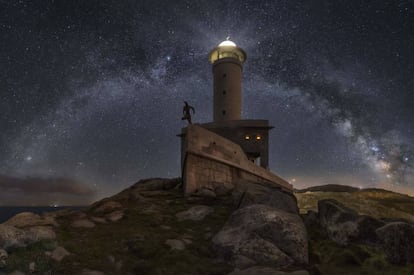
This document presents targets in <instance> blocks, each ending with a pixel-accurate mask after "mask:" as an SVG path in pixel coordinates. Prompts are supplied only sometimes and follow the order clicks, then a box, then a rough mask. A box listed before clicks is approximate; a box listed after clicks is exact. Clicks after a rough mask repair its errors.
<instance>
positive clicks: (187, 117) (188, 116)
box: [181, 101, 195, 124]
mask: <svg viewBox="0 0 414 275" xmlns="http://www.w3.org/2000/svg"><path fill="white" fill-rule="evenodd" d="M184 104H185V105H184V107H183V117H182V118H181V120H188V123H189V124H192V122H191V113H190V110H191V111H193V114H195V109H194V107H193V106H190V105H188V103H187V101H184Z"/></svg>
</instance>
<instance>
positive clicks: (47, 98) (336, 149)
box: [0, 0, 414, 204]
mask: <svg viewBox="0 0 414 275" xmlns="http://www.w3.org/2000/svg"><path fill="white" fill-rule="evenodd" d="M0 18H1V19H0V38H1V41H2V43H0V80H1V82H0V83H1V85H0V110H1V116H0V190H2V194H1V195H0V198H1V201H2V203H3V204H30V203H37V204H42V203H43V204H46V203H58V204H74V203H76V204H79V203H86V202H88V201H90V200H93V199H97V198H99V197H102V196H107V195H110V194H112V193H114V192H116V191H119V190H121V189H123V188H125V187H127V186H128V185H130V184H132V183H133V182H135V181H137V180H138V179H140V178H146V177H175V176H179V175H180V159H179V146H180V142H179V139H178V138H177V137H176V136H175V135H176V134H178V133H179V132H180V128H181V127H184V126H185V124H184V122H183V121H181V120H180V118H181V108H182V104H183V101H184V100H187V101H189V102H190V104H191V105H193V106H195V108H196V114H195V116H194V119H193V120H194V121H195V122H208V121H211V120H212V75H211V67H210V64H209V63H208V61H207V55H208V52H209V51H210V50H211V49H212V48H213V47H215V46H216V45H217V44H218V43H220V42H221V41H222V40H224V39H225V38H226V37H227V36H230V37H231V39H232V40H233V41H235V42H236V43H237V44H238V45H239V46H241V47H242V48H243V49H244V50H245V51H246V52H247V56H248V57H247V61H246V63H245V66H244V72H243V76H244V79H243V117H245V118H263V119H269V120H270V123H271V124H272V125H273V126H274V127H275V128H274V129H273V130H272V132H271V136H270V168H271V170H272V171H274V172H276V173H277V174H279V175H281V176H282V177H285V178H286V179H289V180H290V181H291V182H292V183H293V184H294V185H295V186H296V187H298V188H300V187H303V186H307V185H314V184H326V183H340V184H348V185H354V186H362V187H368V186H370V187H385V188H389V189H396V190H397V191H401V190H402V191H404V192H408V193H409V194H412V193H414V192H413V191H414V186H413V185H414V168H413V159H414V156H413V154H414V153H413V152H414V129H413V122H412V121H413V116H414V93H413V89H414V78H413V77H412V76H413V75H414V57H413V54H412V51H413V50H414V32H413V31H412V30H413V29H414V3H413V2H412V1H409V0H404V1H403V0H401V1H380V2H378V1H376V2H374V1H343V2H341V3H339V2H338V1H322V0H317V1H311V2H309V3H308V2H303V1H299V2H298V1H253V0H251V1H179V2H173V1H109V0H104V1H92V0H91V1H53V0H46V1H24V0H22V1H2V2H1V3H0ZM6 182H14V183H15V185H14V188H13V185H10V184H8V183H6ZM72 182H75V183H76V184H75V185H76V186H77V188H75V189H70V190H69V191H70V192H68V188H67V186H68V185H70V183H72ZM33 185H43V186H55V188H50V194H48V195H47V196H46V195H44V196H43V197H44V198H45V199H44V200H38V199H35V198H34V196H37V197H38V195H36V194H37V193H36V192H34V191H33V190H34V189H33V187H32V186H33ZM59 186H62V188H59ZM42 190H43V191H42V192H43V193H42V194H44V193H47V192H46V190H45V189H44V188H43V189H42ZM33 194H35V195H33ZM51 197H53V199H52V198H51ZM22 200H23V201H22Z"/></svg>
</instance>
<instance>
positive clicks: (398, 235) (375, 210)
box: [295, 185, 414, 275]
mask: <svg viewBox="0 0 414 275" xmlns="http://www.w3.org/2000/svg"><path fill="white" fill-rule="evenodd" d="M295 196H296V197H297V199H298V206H299V209H300V213H301V216H302V217H303V219H304V221H305V224H306V228H307V231H308V235H309V255H310V262H311V264H312V265H313V267H314V268H315V269H317V270H318V272H320V273H322V274H390V275H394V274H395V275H396V274H414V265H413V262H414V226H413V222H414V198H412V197H410V196H407V195H403V194H399V193H394V192H391V191H387V190H382V189H358V188H354V187H350V186H339V185H325V186H315V187H311V188H308V189H304V190H297V191H296V193H295Z"/></svg>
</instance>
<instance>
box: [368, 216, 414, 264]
mask: <svg viewBox="0 0 414 275" xmlns="http://www.w3.org/2000/svg"><path fill="white" fill-rule="evenodd" d="M376 233H377V236H378V239H379V241H380V245H381V247H382V250H383V251H384V253H385V255H386V257H387V259H388V261H389V262H391V263H394V264H406V263H407V262H409V263H413V262H414V225H412V224H408V223H405V222H393V223H389V224H387V225H384V226H383V227H381V228H378V229H377V231H376Z"/></svg>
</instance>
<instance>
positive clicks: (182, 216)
mask: <svg viewBox="0 0 414 275" xmlns="http://www.w3.org/2000/svg"><path fill="white" fill-rule="evenodd" d="M213 211H214V209H213V208H212V207H209V206H206V205H196V206H193V207H191V208H190V209H188V210H186V211H182V212H179V213H177V214H176V215H175V216H176V217H177V219H178V220H179V221H184V220H191V221H201V220H202V219H204V218H205V217H206V216H207V215H208V214H210V213H212V212H213Z"/></svg>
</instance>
